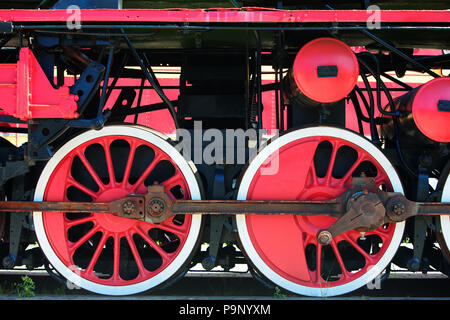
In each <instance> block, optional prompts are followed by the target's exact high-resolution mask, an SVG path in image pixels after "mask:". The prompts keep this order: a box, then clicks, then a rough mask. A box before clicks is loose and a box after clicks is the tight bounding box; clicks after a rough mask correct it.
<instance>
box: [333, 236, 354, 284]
mask: <svg viewBox="0 0 450 320" xmlns="http://www.w3.org/2000/svg"><path fill="white" fill-rule="evenodd" d="M331 247H332V248H333V252H334V255H335V256H336V259H337V261H338V263H339V267H340V268H341V272H342V277H343V279H348V278H350V275H349V273H348V271H347V269H346V268H345V264H344V260H342V256H341V253H340V252H339V248H338V246H337V245H336V242H335V241H334V240H332V241H331Z"/></svg>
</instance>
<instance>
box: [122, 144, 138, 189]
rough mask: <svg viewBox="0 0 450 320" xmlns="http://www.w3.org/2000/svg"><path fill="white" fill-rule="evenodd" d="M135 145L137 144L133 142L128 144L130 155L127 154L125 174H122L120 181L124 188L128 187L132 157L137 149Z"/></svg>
mask: <svg viewBox="0 0 450 320" xmlns="http://www.w3.org/2000/svg"><path fill="white" fill-rule="evenodd" d="M136 144H137V143H136V142H135V141H134V140H132V141H131V142H130V153H129V154H128V160H127V164H126V166H125V172H124V174H123V181H122V184H123V185H124V186H128V179H129V178H130V172H131V167H132V166H133V161H134V155H135V152H136V148H137V145H136Z"/></svg>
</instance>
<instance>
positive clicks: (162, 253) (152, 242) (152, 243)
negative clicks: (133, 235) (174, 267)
mask: <svg viewBox="0 0 450 320" xmlns="http://www.w3.org/2000/svg"><path fill="white" fill-rule="evenodd" d="M135 230H136V232H137V233H138V234H139V235H140V236H141V237H142V238H143V239H144V240H145V241H146V242H147V243H148V244H149V245H150V247H152V249H153V250H155V251H156V252H157V253H158V254H159V256H160V257H161V258H162V260H163V265H164V264H166V262H167V261H168V260H169V259H170V255H169V254H168V253H167V252H165V251H164V250H163V249H161V247H160V246H159V245H158V244H157V243H156V242H155V240H153V239H152V238H151V237H150V236H149V235H148V234H147V233H146V232H142V230H140V229H139V228H136V229H135Z"/></svg>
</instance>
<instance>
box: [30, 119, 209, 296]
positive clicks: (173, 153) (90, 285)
mask: <svg viewBox="0 0 450 320" xmlns="http://www.w3.org/2000/svg"><path fill="white" fill-rule="evenodd" d="M109 135H124V136H131V137H134V138H139V139H142V140H145V141H148V142H150V143H152V144H154V145H155V146H156V147H158V148H159V149H161V150H164V152H166V153H167V154H168V155H169V156H170V157H171V159H172V160H173V162H174V163H175V164H176V165H177V166H178V167H179V169H180V171H181V172H182V174H183V175H184V178H185V179H186V182H187V184H188V187H189V191H190V194H191V199H192V200H200V199H201V193H200V188H199V185H198V182H197V180H196V177H195V174H194V172H195V168H194V166H193V165H192V164H190V163H188V162H187V161H186V160H185V159H184V158H183V156H182V155H181V154H180V153H179V152H178V151H177V150H176V149H175V148H174V147H173V146H172V145H171V144H170V143H168V142H167V141H166V139H164V136H162V135H161V134H160V133H158V132H157V131H154V130H151V129H148V128H143V127H138V126H124V125H115V126H108V127H104V128H103V129H101V130H98V131H97V130H91V131H87V132H85V133H82V134H81V135H79V136H77V137H75V138H74V139H72V140H70V141H69V142H67V143H66V144H65V145H64V146H62V147H61V148H60V149H59V150H58V151H57V152H56V153H55V154H54V156H53V157H52V158H51V159H50V161H49V162H48V163H47V165H46V166H45V168H44V170H43V171H42V173H41V176H40V177H39V181H38V183H37V186H36V191H35V196H34V201H42V200H43V197H44V193H45V189H46V185H47V182H48V179H49V177H50V176H51V174H52V172H53V171H54V169H55V168H56V166H57V165H58V163H60V161H61V160H62V159H63V158H64V157H65V156H66V155H67V154H68V153H69V152H70V151H72V150H73V149H74V148H76V147H78V146H80V145H81V144H83V143H85V142H87V141H89V140H92V139H94V138H99V137H105V136H109ZM201 220H202V216H201V215H193V216H192V222H191V225H190V229H189V233H188V235H187V238H186V241H185V244H184V246H183V248H182V249H181V250H180V252H179V254H178V255H177V257H176V258H175V259H174V260H173V261H172V263H171V264H170V265H168V266H167V267H166V268H165V269H164V270H162V271H161V272H160V273H158V274H157V275H156V276H154V277H153V278H150V279H148V280H145V281H142V282H139V283H135V284H131V285H125V286H108V285H103V284H99V283H95V282H92V281H90V280H86V279H84V278H82V277H80V275H79V274H77V272H75V271H74V270H72V269H71V268H68V267H67V266H66V265H65V264H64V263H62V262H61V260H60V259H59V258H58V257H57V255H56V253H55V252H54V250H53V248H52V246H51V244H50V243H49V241H48V239H47V237H46V232H45V229H44V223H43V217H42V212H34V213H33V222H34V227H35V231H36V236H37V239H38V242H39V246H40V247H41V249H42V251H43V252H44V254H45V256H46V257H47V259H48V260H49V262H50V264H51V265H52V266H53V267H54V268H55V269H56V270H57V271H58V272H59V273H60V274H61V275H62V276H64V277H65V278H66V279H68V280H69V281H70V282H72V283H73V284H75V285H76V286H79V287H81V288H83V289H86V290H89V291H92V292H95V293H99V294H107V295H128V294H134V293H138V292H142V291H145V290H148V289H150V288H153V287H156V286H158V285H160V284H162V283H163V282H164V281H166V280H168V279H170V278H171V277H172V276H173V275H175V274H176V273H177V272H178V271H179V269H180V268H181V267H182V266H183V265H184V264H185V263H186V260H187V259H188V258H189V257H190V255H191V253H192V251H193V249H194V248H195V245H196V244H197V240H198V237H199V235H200V228H201Z"/></svg>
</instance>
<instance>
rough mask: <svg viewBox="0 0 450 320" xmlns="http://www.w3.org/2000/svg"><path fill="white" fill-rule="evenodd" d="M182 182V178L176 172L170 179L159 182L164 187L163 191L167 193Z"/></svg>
mask: <svg viewBox="0 0 450 320" xmlns="http://www.w3.org/2000/svg"><path fill="white" fill-rule="evenodd" d="M182 182H183V176H182V175H181V173H179V172H176V173H175V174H174V175H173V176H172V177H170V178H169V179H167V180H166V181H163V182H161V184H162V185H163V186H164V189H165V190H166V192H167V191H169V190H170V189H172V188H173V187H176V186H177V185H179V184H182Z"/></svg>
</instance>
